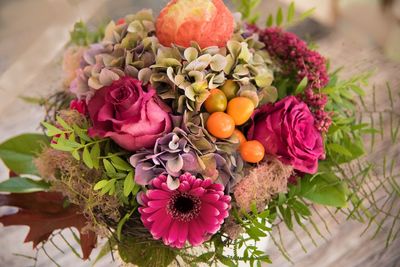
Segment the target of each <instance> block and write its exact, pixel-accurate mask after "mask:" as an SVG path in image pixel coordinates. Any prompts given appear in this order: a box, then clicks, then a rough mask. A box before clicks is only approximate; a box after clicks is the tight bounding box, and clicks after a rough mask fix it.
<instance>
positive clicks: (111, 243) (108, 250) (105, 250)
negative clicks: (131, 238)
mask: <svg viewBox="0 0 400 267" xmlns="http://www.w3.org/2000/svg"><path fill="white" fill-rule="evenodd" d="M116 245H117V241H116V240H115V238H113V237H110V238H109V239H108V241H107V242H106V243H105V244H104V245H103V247H102V248H101V250H100V252H99V254H97V257H96V259H95V260H94V262H93V264H92V267H94V266H95V265H96V263H98V262H99V260H101V259H102V258H104V257H105V256H106V255H107V254H108V253H111V252H112V250H113V249H114V247H115V246H116Z"/></svg>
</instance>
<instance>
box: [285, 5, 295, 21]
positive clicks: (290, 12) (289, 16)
mask: <svg viewBox="0 0 400 267" xmlns="http://www.w3.org/2000/svg"><path fill="white" fill-rule="evenodd" d="M295 11H296V8H295V4H294V2H291V3H290V5H289V8H288V11H287V19H286V20H287V22H288V23H290V22H291V21H292V20H293V18H294V15H295Z"/></svg>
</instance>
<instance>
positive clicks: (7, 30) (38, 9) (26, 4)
mask: <svg viewBox="0 0 400 267" xmlns="http://www.w3.org/2000/svg"><path fill="white" fill-rule="evenodd" d="M166 2H167V1H155V0H154V1H153V0H151V1H150V0H147V1H146V0H143V1H140V0H139V1H136V0H135V1H128V0H119V1H111V0H85V1H78V0H57V1H55V0H41V1H29V0H20V1H11V0H8V1H1V2H0V25H1V26H0V40H2V41H1V43H0V129H1V132H0V141H3V140H5V139H7V138H9V137H11V136H13V135H16V134H19V133H23V132H34V131H37V125H38V123H39V122H40V120H41V119H42V116H43V113H42V111H41V109H40V108H38V107H35V106H31V105H28V104H25V103H24V102H23V101H21V100H20V99H19V96H21V95H29V96H38V95H46V94H48V93H49V92H50V91H54V90H56V89H57V88H59V86H60V79H61V67H60V63H61V57H60V55H61V51H62V49H63V48H64V47H65V43H66V42H67V40H68V29H70V28H71V26H72V25H73V23H74V22H75V21H76V20H78V19H82V20H84V21H91V22H93V23H98V22H100V21H101V18H104V17H111V18H118V17H122V16H124V15H125V14H126V13H129V12H134V11H136V10H139V9H141V8H143V7H152V8H154V9H155V12H158V11H159V10H160V9H161V7H162V6H164V5H165V3H166ZM273 2H274V1H271V3H267V4H266V5H265V6H264V7H263V8H264V9H265V10H273V9H274V8H275V5H274V3H273ZM264 9H263V10H264ZM349 14H351V15H349ZM374 14H375V13H373V14H372V15H371V16H373V15H374ZM375 15H376V14H375ZM17 16H18V18H22V19H15V18H16V17H17ZM349 17H358V18H362V17H364V19H365V23H368V17H366V16H365V14H358V13H357V10H351V11H349V12H348V14H347V16H346V14H345V15H344V17H343V19H342V20H341V21H339V24H338V25H337V26H336V27H335V28H333V29H330V30H329V31H328V32H327V34H325V35H324V36H323V37H322V38H320V39H319V40H318V45H319V49H320V51H321V52H322V53H323V54H324V55H326V56H327V57H330V58H332V65H333V66H345V70H346V71H345V75H349V74H352V73H357V72H360V71H366V70H370V69H371V68H373V69H375V70H376V72H375V75H374V76H373V78H372V79H371V85H370V86H369V88H372V87H373V86H375V87H376V88H377V92H378V97H377V99H378V106H379V107H381V108H384V107H385V105H387V102H385V101H386V100H385V99H386V98H385V96H384V94H385V93H384V92H386V89H385V83H386V81H389V82H390V84H391V85H392V87H393V88H399V87H400V64H398V63H395V62H391V61H390V60H389V59H386V57H385V56H384V55H383V54H382V52H381V51H380V50H379V49H378V48H377V47H376V44H375V43H374V42H372V41H371V38H370V36H369V35H368V34H366V33H365V31H363V29H364V27H361V26H365V25H363V23H361V24H360V21H358V24H351V23H350V21H349V20H348V18H349ZM375 18H377V17H375ZM375 22H376V20H374V23H375ZM360 25H361V26H360ZM382 25H384V24H382ZM311 30H314V29H311ZM367 95H371V90H370V89H368V93H367ZM395 105H397V107H399V109H398V110H400V104H399V103H398V102H396V103H395ZM385 123H389V122H388V121H385ZM388 138H389V137H387V136H385V139H384V140H383V141H380V142H378V143H377V148H378V149H376V150H375V151H377V152H375V153H374V154H372V155H370V156H372V157H375V158H376V159H381V158H382V155H383V154H389V155H393V154H399V152H400V149H399V146H398V145H394V146H393V145H391V144H390V142H388V141H387V140H388ZM5 177H6V170H5V168H4V166H0V179H4V178H5ZM0 211H3V212H4V211H5V210H4V209H1V210H0ZM321 214H322V216H323V217H325V219H326V221H327V223H328V224H329V227H330V232H331V233H330V234H327V233H326V232H325V234H326V235H327V240H323V239H322V238H317V240H316V242H317V243H318V244H319V246H318V247H315V246H314V245H313V244H312V242H311V240H310V239H309V238H308V237H307V234H306V233H302V234H300V235H299V238H300V239H301V240H303V241H304V246H305V247H306V249H307V250H308V253H307V254H305V253H304V252H303V251H302V249H301V247H300V246H299V245H298V243H297V242H296V241H295V237H294V236H293V235H292V234H290V233H287V232H286V231H283V233H282V235H283V236H284V237H285V243H286V244H287V249H288V251H289V253H290V255H291V257H292V260H293V261H295V262H296V264H295V265H294V266H298V267H302V266H308V267H311V266H316V267H317V266H318V267H321V266H326V267H335V266H345V267H356V266H363V267H366V266H371V267H372V266H374V267H375V266H382V267H383V266H400V254H399V247H400V239H399V240H397V241H395V243H394V244H393V245H392V246H391V247H390V248H389V249H388V250H386V251H384V239H385V236H386V234H387V231H388V229H389V228H387V227H388V226H385V227H384V231H383V233H382V234H380V235H378V236H377V237H376V238H375V239H373V240H371V239H370V236H369V235H364V236H360V234H361V232H362V230H363V227H361V226H360V225H359V224H357V223H354V222H341V223H340V224H336V222H335V221H334V220H333V219H331V217H330V216H329V214H327V212H326V211H324V210H321ZM316 223H317V224H318V225H319V226H320V228H325V227H324V225H323V222H322V221H321V220H316ZM26 233H27V228H26V227H7V228H0V236H1V238H0V247H1V248H2V249H1V251H0V262H1V264H0V265H1V266H28V265H31V264H32V262H30V261H29V260H27V259H25V258H23V257H17V256H13V253H19V254H25V255H32V254H33V252H32V249H31V245H30V244H22V241H23V239H24V236H25V234H26ZM49 253H50V254H51V255H53V258H54V259H55V260H56V261H57V262H58V263H59V264H60V265H61V266H71V265H72V264H73V265H74V266H76V267H78V266H91V264H90V263H85V262H81V261H80V260H79V259H77V258H75V257H74V256H73V255H71V254H62V253H61V252H58V251H57V250H55V249H54V248H50V247H49ZM95 253H96V252H95ZM268 253H269V254H270V255H271V257H272V259H273V260H274V264H273V265H272V266H280V267H284V266H292V264H291V263H289V262H287V261H286V260H285V259H284V258H283V257H282V256H281V255H280V253H279V251H278V250H277V249H276V248H275V247H273V246H270V248H268ZM94 255H96V254H94ZM110 262H111V258H110V257H107V258H105V259H104V260H103V261H101V262H100V263H99V265H98V266H114V265H115V266H118V264H117V263H110ZM37 266H46V267H47V266H53V264H52V263H51V262H50V261H49V260H48V259H47V258H46V257H45V256H43V255H42V256H40V258H39V263H38V265H37Z"/></svg>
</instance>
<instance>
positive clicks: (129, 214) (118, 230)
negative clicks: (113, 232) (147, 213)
mask: <svg viewBox="0 0 400 267" xmlns="http://www.w3.org/2000/svg"><path fill="white" fill-rule="evenodd" d="M135 210H136V208H134V209H133V210H132V211H131V212H129V213H127V214H125V216H124V217H123V218H122V219H121V220H120V221H119V223H118V226H117V237H118V240H121V237H122V227H123V226H124V224H125V223H126V222H127V221H128V220H129V218H130V217H131V216H132V214H133V213H134V212H135Z"/></svg>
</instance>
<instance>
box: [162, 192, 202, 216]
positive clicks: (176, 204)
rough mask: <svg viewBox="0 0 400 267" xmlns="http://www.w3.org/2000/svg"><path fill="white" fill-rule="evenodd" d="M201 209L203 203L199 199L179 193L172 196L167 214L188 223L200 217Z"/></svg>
mask: <svg viewBox="0 0 400 267" xmlns="http://www.w3.org/2000/svg"><path fill="white" fill-rule="evenodd" d="M200 207H201V201H200V199H199V198H198V197H196V196H193V195H190V194H188V193H177V194H175V195H173V196H171V198H170V200H169V202H168V205H167V213H168V214H169V215H171V216H172V217H173V218H174V219H176V220H179V221H182V222H188V221H191V220H193V219H194V218H196V217H197V216H198V215H199V213H200Z"/></svg>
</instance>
